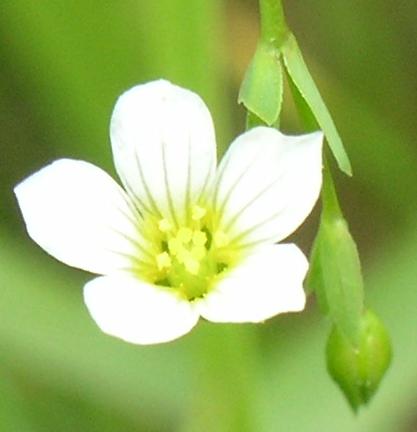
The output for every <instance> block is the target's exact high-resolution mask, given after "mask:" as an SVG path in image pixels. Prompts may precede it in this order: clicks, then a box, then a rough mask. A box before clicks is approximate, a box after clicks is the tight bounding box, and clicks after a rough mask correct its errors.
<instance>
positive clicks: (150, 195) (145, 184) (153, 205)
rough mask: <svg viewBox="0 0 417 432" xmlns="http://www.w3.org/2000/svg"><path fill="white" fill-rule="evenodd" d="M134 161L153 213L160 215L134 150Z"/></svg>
mask: <svg viewBox="0 0 417 432" xmlns="http://www.w3.org/2000/svg"><path fill="white" fill-rule="evenodd" d="M135 161H136V165H137V167H138V170H139V175H140V179H141V181H142V185H143V188H144V189H145V193H146V196H147V197H148V200H149V203H150V204H151V206H152V207H153V211H154V213H156V214H157V215H158V216H159V217H162V213H161V211H160V210H159V208H158V206H157V205H156V202H155V199H154V197H153V196H152V194H151V191H150V190H149V188H148V185H147V183H146V181H145V176H144V174H143V169H142V165H141V163H140V159H139V156H138V154H137V153H136V151H135Z"/></svg>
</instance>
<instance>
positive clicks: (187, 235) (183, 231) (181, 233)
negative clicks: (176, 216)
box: [176, 228, 193, 243]
mask: <svg viewBox="0 0 417 432" xmlns="http://www.w3.org/2000/svg"><path fill="white" fill-rule="evenodd" d="M192 236H193V232H192V230H191V229H190V228H180V229H179V230H178V234H177V237H176V238H177V239H178V241H180V242H181V243H188V242H190V241H191V238H192Z"/></svg>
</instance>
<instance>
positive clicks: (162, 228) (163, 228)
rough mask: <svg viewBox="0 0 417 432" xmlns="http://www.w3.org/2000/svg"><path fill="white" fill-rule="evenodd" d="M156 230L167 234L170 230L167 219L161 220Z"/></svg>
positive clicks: (170, 226) (170, 224)
mask: <svg viewBox="0 0 417 432" xmlns="http://www.w3.org/2000/svg"><path fill="white" fill-rule="evenodd" d="M158 228H159V230H160V231H161V232H163V233H167V232H169V231H171V230H172V228H173V226H172V223H171V222H170V221H169V220H168V219H161V220H160V221H159V223H158Z"/></svg>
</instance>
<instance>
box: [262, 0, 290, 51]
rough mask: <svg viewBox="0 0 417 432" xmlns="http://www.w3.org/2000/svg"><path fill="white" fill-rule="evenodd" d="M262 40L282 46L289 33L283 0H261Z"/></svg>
mask: <svg viewBox="0 0 417 432" xmlns="http://www.w3.org/2000/svg"><path fill="white" fill-rule="evenodd" d="M259 13H260V17H261V41H262V42H266V43H270V44H272V45H273V46H274V47H275V48H278V49H279V48H280V47H281V46H282V44H283V43H284V42H285V40H286V39H287V37H288V35H289V30H288V26H287V23H286V22H285V15H284V9H283V7H282V2H281V0H259Z"/></svg>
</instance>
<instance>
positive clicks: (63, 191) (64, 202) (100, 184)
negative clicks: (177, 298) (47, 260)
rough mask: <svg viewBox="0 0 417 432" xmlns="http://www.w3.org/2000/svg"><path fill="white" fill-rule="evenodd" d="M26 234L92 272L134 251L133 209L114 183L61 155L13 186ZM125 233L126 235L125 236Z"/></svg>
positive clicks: (124, 260)
mask: <svg viewBox="0 0 417 432" xmlns="http://www.w3.org/2000/svg"><path fill="white" fill-rule="evenodd" d="M15 193H16V196H17V199H18V202H19V205H20V209H21V211H22V214H23V217H24V220H25V222H26V228H27V231H28V233H29V235H30V236H31V237H32V239H33V240H34V241H35V242H36V243H38V244H39V246H41V247H42V248H43V249H45V250H46V251H47V252H48V253H49V254H51V255H52V256H54V257H55V258H57V259H59V260H60V261H62V262H64V263H66V264H68V265H70V266H73V267H78V268H81V269H84V270H87V271H91V272H93V273H99V274H106V273H109V272H111V271H114V270H116V269H121V268H125V267H129V266H131V265H132V259H131V258H129V256H135V257H139V256H140V255H141V253H140V252H139V251H138V250H137V249H138V247H139V246H138V245H136V244H135V242H139V240H138V237H139V234H138V233H137V229H136V227H135V224H134V219H135V217H136V218H137V217H138V215H137V214H134V211H133V210H132V209H131V208H130V207H129V205H128V204H127V200H126V195H125V194H124V192H123V190H122V189H121V188H120V186H119V185H118V184H117V183H116V182H115V181H114V180H113V179H112V178H111V177H110V176H109V175H108V174H106V173H105V172H104V171H103V170H101V169H100V168H97V167H96V166H94V165H91V164H89V163H87V162H82V161H76V160H69V159H61V160H58V161H56V162H54V163H52V164H51V165H48V166H47V167H45V168H43V169H41V170H40V171H38V172H37V173H35V174H33V175H32V176H30V177H29V178H27V179H26V180H24V181H23V182H22V183H20V184H19V185H18V186H16V188H15ZM129 238H130V239H129Z"/></svg>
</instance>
